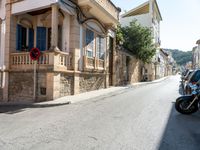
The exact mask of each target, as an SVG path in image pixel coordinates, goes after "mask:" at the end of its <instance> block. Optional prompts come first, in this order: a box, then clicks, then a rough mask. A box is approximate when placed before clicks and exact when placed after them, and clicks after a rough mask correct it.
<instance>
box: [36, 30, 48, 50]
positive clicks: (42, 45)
mask: <svg viewBox="0 0 200 150" xmlns="http://www.w3.org/2000/svg"><path fill="white" fill-rule="evenodd" d="M37 48H39V50H41V51H44V50H46V28H45V27H37Z"/></svg>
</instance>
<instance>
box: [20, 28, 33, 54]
mask: <svg viewBox="0 0 200 150" xmlns="http://www.w3.org/2000/svg"><path fill="white" fill-rule="evenodd" d="M16 35H17V37H16V49H17V50H19V51H27V50H30V49H31V48H33V43H34V30H33V29H31V28H26V27H23V26H22V25H19V24H18V25H17V34H16Z"/></svg>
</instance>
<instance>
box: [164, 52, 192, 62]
mask: <svg viewBox="0 0 200 150" xmlns="http://www.w3.org/2000/svg"><path fill="white" fill-rule="evenodd" d="M165 50H167V51H170V52H171V53H172V57H173V58H174V60H175V61H176V63H177V64H178V65H181V66H182V65H185V64H186V63H187V62H189V61H192V51H187V52H184V51H181V50H177V49H165Z"/></svg>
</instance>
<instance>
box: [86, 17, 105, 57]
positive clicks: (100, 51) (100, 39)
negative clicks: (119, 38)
mask: <svg viewBox="0 0 200 150" xmlns="http://www.w3.org/2000/svg"><path fill="white" fill-rule="evenodd" d="M84 25H85V30H84V31H85V34H84V35H85V53H86V56H87V57H90V58H91V57H97V58H98V59H102V60H104V56H105V52H106V38H105V37H106V36H105V29H104V28H103V27H102V25H101V24H100V23H98V22H97V21H95V20H90V21H87V22H85V24H84Z"/></svg>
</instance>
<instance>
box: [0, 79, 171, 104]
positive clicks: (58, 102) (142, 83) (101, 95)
mask: <svg viewBox="0 0 200 150" xmlns="http://www.w3.org/2000/svg"><path fill="white" fill-rule="evenodd" d="M167 78H168V77H164V78H161V79H159V80H154V81H149V82H138V83H135V84H130V85H127V86H124V88H123V89H116V90H114V91H111V92H106V93H102V94H99V95H97V96H93V97H88V98H86V99H81V100H70V101H63V100H62V102H60V101H59V100H57V101H56V100H54V101H48V102H39V103H23V102H19V103H17V102H13V103H12V102H11V103H9V102H8V103H0V108H1V107H28V108H45V107H56V106H63V105H69V104H72V103H78V102H81V101H86V100H90V99H98V98H100V97H108V96H109V95H110V96H113V95H114V94H115V93H119V92H120V91H121V92H120V93H123V92H124V91H126V90H127V89H132V88H137V87H141V86H145V85H148V84H154V83H159V82H161V81H164V80H166V79H167ZM107 89H108V88H107ZM105 90H106V89H105ZM120 93H119V94H120Z"/></svg>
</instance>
